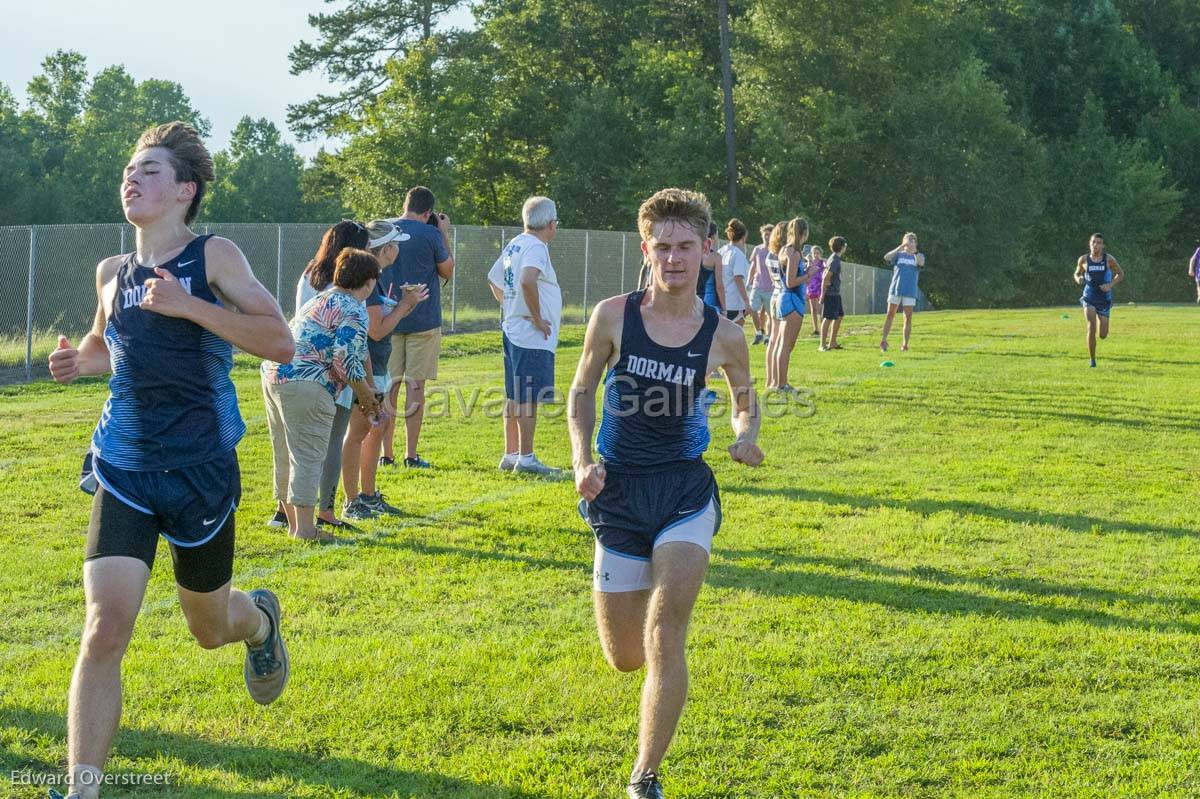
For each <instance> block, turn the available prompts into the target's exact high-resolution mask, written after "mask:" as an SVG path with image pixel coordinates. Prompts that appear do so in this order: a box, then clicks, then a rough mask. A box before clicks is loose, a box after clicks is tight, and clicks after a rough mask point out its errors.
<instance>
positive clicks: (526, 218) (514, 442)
mask: <svg viewBox="0 0 1200 799" xmlns="http://www.w3.org/2000/svg"><path fill="white" fill-rule="evenodd" d="M557 213H558V210H557V209H556V208H555V206H554V201H553V200H551V199H550V198H548V197H530V198H529V199H528V200H526V201H525V205H524V206H523V207H522V208H521V219H522V221H523V222H524V224H525V230H524V232H522V233H521V234H520V235H518V236H516V237H514V238H513V239H512V241H510V242H508V244H506V245H505V247H504V250H503V251H502V252H501V253H500V257H499V258H497V259H496V263H495V264H493V265H492V268H491V270H490V271H489V272H488V285H489V287H490V288H491V290H492V294H494V295H495V296H496V300H497V301H498V302H499V303H500V304H501V306H502V307H503V309H504V322H503V324H502V325H501V327H502V328H503V331H504V332H503V334H502V335H503V339H504V392H505V397H506V398H507V401H506V402H505V403H504V457H503V458H501V459H500V469H501V470H502V471H506V472H525V473H529V474H539V475H544V476H557V475H559V474H561V470H559V469H552V468H551V467H549V466H547V465H546V464H544V463H542V462H541V461H540V460H538V458H537V456H536V455H535V454H534V453H533V434H534V430H535V428H536V427H537V406H538V403H539V402H548V401H552V400H553V399H554V350H555V348H557V347H558V331H559V327H560V326H561V325H562V291H561V290H560V289H559V287H558V277H557V275H555V274H554V267H553V266H552V265H551V264H550V249H549V247H547V246H546V245H548V244H549V243H550V242H551V241H553V240H554V234H555V233H557V232H558V217H557Z"/></svg>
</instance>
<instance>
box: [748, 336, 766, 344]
mask: <svg viewBox="0 0 1200 799" xmlns="http://www.w3.org/2000/svg"><path fill="white" fill-rule="evenodd" d="M762 342H763V334H762V333H755V334H754V341H751V342H750V343H751V344H762Z"/></svg>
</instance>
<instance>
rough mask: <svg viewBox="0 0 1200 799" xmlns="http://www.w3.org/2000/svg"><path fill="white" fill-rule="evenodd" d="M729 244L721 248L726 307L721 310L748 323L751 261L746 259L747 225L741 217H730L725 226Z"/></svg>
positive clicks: (740, 323)
mask: <svg viewBox="0 0 1200 799" xmlns="http://www.w3.org/2000/svg"><path fill="white" fill-rule="evenodd" d="M725 235H726V236H727V237H728V238H729V242H730V243H729V244H726V245H725V246H724V247H722V248H721V251H720V252H721V279H722V280H723V281H724V282H725V307H724V308H722V309H721V310H722V311H724V312H725V316H727V317H729V318H730V319H732V320H733V321H735V322H737V323H738V324H739V325H744V324H745V323H746V311H747V310H749V308H750V295H749V294H748V293H747V290H746V278H747V277H749V275H750V262H749V261H748V260H746V253H745V248H746V226H745V225H744V224H743V223H742V220H740V219H730V220H729V223H728V224H727V225H726V226H725Z"/></svg>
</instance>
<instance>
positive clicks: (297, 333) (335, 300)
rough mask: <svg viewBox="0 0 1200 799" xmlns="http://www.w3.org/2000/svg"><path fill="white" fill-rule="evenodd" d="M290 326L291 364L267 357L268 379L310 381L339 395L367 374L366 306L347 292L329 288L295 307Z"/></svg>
mask: <svg viewBox="0 0 1200 799" xmlns="http://www.w3.org/2000/svg"><path fill="white" fill-rule="evenodd" d="M291 328H292V338H294V339H295V340H296V355H295V357H294V358H292V361H291V363H276V362H275V361H263V364H262V377H263V380H264V381H266V382H267V383H271V384H279V383H287V382H289V381H292V380H311V381H313V382H315V383H320V384H321V385H323V386H324V387H325V390H326V391H328V392H329V393H330V394H331V395H332V396H334V397H336V396H337V395H338V393H339V392H340V391H341V390H342V389H343V388H345V386H346V384H347V383H349V382H350V381H353V380H363V379H365V378H366V376H367V373H366V369H365V368H364V362H365V361H366V358H367V306H366V305H364V304H363V303H361V302H359V301H358V300H356V299H354V297H351V296H350V295H349V294H347V293H346V292H344V291H341V290H339V289H335V288H331V289H326V290H325V291H322V292H321V293H320V294H318V295H317V296H315V297H313V298H312V299H311V300H309V301H308V302H306V303H305V304H304V306H303V307H302V308H301V309H300V310H299V311H297V312H296V316H295V317H294V318H293V319H292V324H291Z"/></svg>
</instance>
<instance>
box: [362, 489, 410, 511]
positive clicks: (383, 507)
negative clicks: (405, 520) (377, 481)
mask: <svg viewBox="0 0 1200 799" xmlns="http://www.w3.org/2000/svg"><path fill="white" fill-rule="evenodd" d="M358 499H359V501H360V502H362V503H363V504H364V505H366V506H367V507H368V508H370V509H371V510H373V511H375V513H376V514H377V515H379V516H403V515H404V514H403V512H402V511H401V510H400V509H399V508H397V507H396V506H395V505H389V504H388V502H387V500H385V499H384V498H383V492H382V491H376V492H375V493H374V494H359V495H358Z"/></svg>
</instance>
